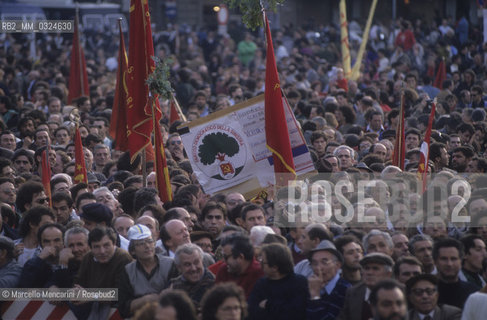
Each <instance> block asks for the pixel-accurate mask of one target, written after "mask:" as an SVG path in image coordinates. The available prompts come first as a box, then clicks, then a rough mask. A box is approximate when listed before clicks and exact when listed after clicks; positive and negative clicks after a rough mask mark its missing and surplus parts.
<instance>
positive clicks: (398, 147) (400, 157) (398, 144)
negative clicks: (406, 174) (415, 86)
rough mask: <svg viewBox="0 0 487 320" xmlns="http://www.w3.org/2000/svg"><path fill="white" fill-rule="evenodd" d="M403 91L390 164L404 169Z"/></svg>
mask: <svg viewBox="0 0 487 320" xmlns="http://www.w3.org/2000/svg"><path fill="white" fill-rule="evenodd" d="M404 117H405V112H404V93H402V94H401V109H400V110H399V124H398V127H397V129H396V141H395V143H394V154H393V156H392V165H394V166H396V167H399V168H401V170H404V159H405V157H406V144H405V142H404V141H405V137H404Z"/></svg>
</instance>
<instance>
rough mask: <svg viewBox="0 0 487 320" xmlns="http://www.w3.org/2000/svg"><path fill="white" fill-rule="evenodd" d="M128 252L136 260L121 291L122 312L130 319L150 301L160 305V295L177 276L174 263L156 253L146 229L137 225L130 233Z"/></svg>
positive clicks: (120, 307)
mask: <svg viewBox="0 0 487 320" xmlns="http://www.w3.org/2000/svg"><path fill="white" fill-rule="evenodd" d="M128 239H129V240H130V243H129V252H130V254H131V255H132V256H133V257H134V258H135V259H136V260H135V261H133V262H131V263H129V264H127V265H126V266H125V270H124V272H123V273H122V277H121V280H120V288H119V306H118V307H119V311H120V314H121V315H122V317H124V318H128V317H130V316H131V315H133V312H134V311H135V310H137V309H138V308H140V307H141V306H143V305H144V304H145V303H147V302H150V301H157V300H158V297H159V293H160V292H161V291H162V290H163V289H165V288H166V287H168V286H169V280H170V279H171V278H173V277H176V276H177V269H176V266H175V265H174V261H173V259H171V258H169V257H165V256H163V255H160V254H156V252H155V248H156V246H155V241H154V239H152V233H151V231H150V230H149V228H147V227H146V226H144V225H142V224H136V225H134V226H132V227H131V228H130V229H129V231H128Z"/></svg>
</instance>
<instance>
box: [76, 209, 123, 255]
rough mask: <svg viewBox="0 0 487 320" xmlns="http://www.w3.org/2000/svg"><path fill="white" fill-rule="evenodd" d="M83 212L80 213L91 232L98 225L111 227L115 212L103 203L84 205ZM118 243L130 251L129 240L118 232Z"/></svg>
mask: <svg viewBox="0 0 487 320" xmlns="http://www.w3.org/2000/svg"><path fill="white" fill-rule="evenodd" d="M82 210H83V212H82V213H81V215H80V218H81V220H83V222H84V223H85V225H84V227H85V228H86V229H88V230H89V231H90V232H91V231H92V230H93V229H94V228H96V227H110V226H111V225H112V219H113V213H112V211H111V210H110V208H108V207H107V206H106V205H104V204H101V203H88V204H87V205H85V206H83V207H82ZM116 235H117V240H116V245H117V246H118V247H120V248H122V249H124V250H125V251H128V247H129V242H128V240H127V239H125V238H124V237H121V236H120V235H119V234H118V233H117V234H116Z"/></svg>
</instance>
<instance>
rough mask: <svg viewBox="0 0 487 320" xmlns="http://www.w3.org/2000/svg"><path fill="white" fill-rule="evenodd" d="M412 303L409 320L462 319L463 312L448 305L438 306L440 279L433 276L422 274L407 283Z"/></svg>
mask: <svg viewBox="0 0 487 320" xmlns="http://www.w3.org/2000/svg"><path fill="white" fill-rule="evenodd" d="M406 286H407V295H408V297H409V301H410V302H411V306H410V307H412V308H411V310H410V311H409V319H411V320H419V319H424V320H432V319H460V318H461V316H462V310H460V309H459V308H457V307H453V306H450V305H447V304H443V305H441V306H439V305H438V296H439V295H438V279H437V278H436V276H434V275H431V274H420V275H417V276H414V277H412V278H411V279H409V280H408V281H407V282H406Z"/></svg>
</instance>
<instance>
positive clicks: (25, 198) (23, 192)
mask: <svg viewBox="0 0 487 320" xmlns="http://www.w3.org/2000/svg"><path fill="white" fill-rule="evenodd" d="M15 205H16V206H17V210H18V211H19V212H22V213H23V212H25V211H27V210H29V209H30V208H32V207H35V206H45V207H49V198H48V197H47V196H46V193H45V192H44V186H43V185H42V183H40V182H35V181H27V182H26V183H24V184H22V185H21V186H20V188H19V190H18V192H17V199H16V201H15Z"/></svg>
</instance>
